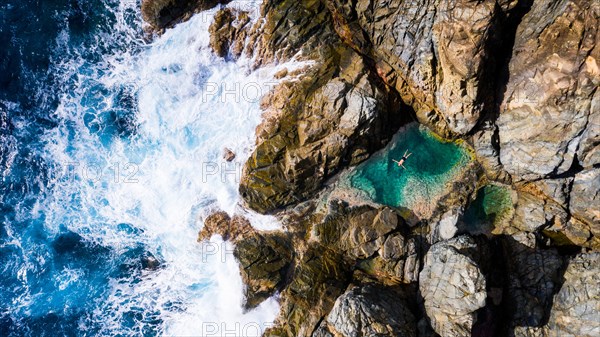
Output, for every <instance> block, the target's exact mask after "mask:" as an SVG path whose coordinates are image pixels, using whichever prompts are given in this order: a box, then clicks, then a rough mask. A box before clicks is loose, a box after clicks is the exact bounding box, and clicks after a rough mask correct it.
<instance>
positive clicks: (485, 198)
mask: <svg viewBox="0 0 600 337" xmlns="http://www.w3.org/2000/svg"><path fill="white" fill-rule="evenodd" d="M513 210H514V208H513V200H512V196H511V192H510V190H509V189H508V188H506V187H503V186H498V185H493V184H489V185H485V186H483V187H481V188H480V189H479V190H477V194H476V196H475V200H473V201H472V202H471V203H470V204H469V206H468V207H467V208H466V210H465V213H464V215H463V218H462V222H463V224H464V226H465V228H464V230H465V231H467V232H469V233H471V234H481V233H483V234H489V233H490V232H491V231H492V230H493V229H494V227H495V226H496V224H498V223H500V222H501V221H503V220H506V219H509V218H510V217H511V216H512V212H513Z"/></svg>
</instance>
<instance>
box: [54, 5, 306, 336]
mask: <svg viewBox="0 0 600 337" xmlns="http://www.w3.org/2000/svg"><path fill="white" fill-rule="evenodd" d="M241 5H242V3H241V2H240V3H236V2H233V3H231V4H230V6H241ZM243 5H244V6H246V7H247V3H243ZM253 6H255V7H256V8H258V7H257V6H258V4H254V5H253ZM214 11H215V10H212V11H209V12H207V13H202V15H197V16H196V17H193V18H192V19H191V20H189V21H188V22H186V23H183V24H180V25H178V26H177V27H175V28H174V29H171V30H168V31H167V32H166V33H165V34H164V35H163V36H161V37H160V38H159V39H157V40H156V41H155V42H153V44H152V45H151V46H149V47H148V48H147V49H146V50H144V51H143V52H142V53H141V54H139V55H135V56H133V55H131V54H129V53H128V52H123V53H122V54H119V55H115V56H113V57H109V58H107V59H106V60H104V62H103V66H104V67H106V69H104V70H103V72H102V75H97V74H99V73H98V72H96V71H95V70H94V69H92V70H90V71H89V73H90V74H91V75H87V74H82V73H80V74H79V76H78V78H77V81H78V83H79V87H80V89H79V90H77V92H76V93H74V94H73V95H72V96H67V97H65V98H64V99H63V100H62V103H61V105H60V106H59V108H58V110H57V116H59V117H60V118H61V120H63V121H64V123H63V124H62V125H61V127H59V128H58V129H56V130H55V131H53V132H52V133H49V134H47V135H46V137H47V139H48V143H47V147H46V151H47V152H48V154H49V157H51V158H53V159H54V161H55V162H57V163H59V164H62V165H63V166H64V165H66V164H67V163H76V164H77V165H79V166H78V168H79V169H80V170H81V171H77V170H76V171H75V174H76V178H75V179H57V180H56V181H55V184H56V186H55V187H54V189H53V191H55V192H54V195H53V196H52V197H51V198H49V199H48V200H47V204H46V205H45V206H44V207H45V209H47V210H48V211H47V218H48V220H47V223H46V226H47V227H48V230H49V231H51V232H56V231H57V230H58V225H59V224H64V225H66V226H67V227H68V228H69V229H70V230H73V231H75V232H77V233H79V234H80V235H82V236H84V237H85V238H87V239H91V240H94V241H97V242H99V243H100V244H102V245H105V246H109V247H113V248H114V249H115V250H116V251H117V252H124V251H125V250H126V249H127V248H130V247H133V246H135V245H136V244H138V243H140V242H141V243H143V244H144V246H145V248H146V249H148V250H149V251H150V252H152V253H153V254H154V255H155V256H157V257H159V259H160V260H161V261H163V267H162V268H161V269H159V270H156V271H149V272H148V271H144V273H145V275H144V277H143V278H142V281H141V282H139V283H134V284H132V283H127V282H124V281H123V280H119V281H117V280H114V281H113V282H112V283H111V291H110V294H111V295H110V297H109V300H108V302H107V303H104V304H101V305H100V307H99V308H98V309H97V312H98V314H99V317H98V320H99V321H102V322H103V325H104V326H105V329H106V331H105V333H106V334H111V333H114V332H116V331H119V329H121V327H120V324H121V323H122V319H123V317H122V315H123V313H125V312H127V311H128V310H132V308H140V307H141V308H143V309H144V312H147V313H157V316H158V317H159V318H160V319H161V320H162V321H163V326H162V328H163V329H164V330H163V331H162V332H163V333H164V334H165V335H177V336H191V335H199V334H201V332H202V331H204V332H205V333H208V332H211V331H212V332H213V333H215V334H213V335H215V336H218V335H225V334H226V333H229V334H230V335H231V330H232V329H238V330H239V331H238V336H240V335H249V336H251V335H255V333H254V332H253V331H256V329H255V328H256V326H257V325H258V326H260V327H261V329H262V328H264V326H265V324H268V323H269V322H271V321H272V320H273V319H274V318H275V315H276V313H277V311H278V305H277V302H276V300H274V299H270V300H268V301H266V302H264V303H263V304H262V305H260V306H259V307H258V308H256V309H255V310H253V311H250V312H244V311H243V310H242V307H241V303H242V300H243V295H242V287H243V285H242V280H241V277H240V275H239V271H238V266H237V264H236V261H235V259H234V258H233V257H232V256H231V249H232V247H231V246H229V245H228V244H226V243H223V242H222V241H220V240H219V239H218V238H216V239H214V241H212V242H211V243H210V244H209V245H208V246H206V245H204V246H203V245H200V244H198V243H197V242H196V236H197V232H198V230H199V229H200V228H201V218H202V216H205V215H206V213H207V212H208V210H210V209H214V208H221V209H223V210H225V211H227V212H229V213H236V212H237V213H242V214H245V215H246V216H247V217H248V218H250V219H251V221H252V223H253V225H254V226H257V227H260V228H264V229H274V228H277V227H278V224H277V223H276V221H275V220H274V219H273V218H271V217H266V216H260V215H257V214H254V213H252V212H249V211H247V210H244V209H243V208H242V207H241V206H240V196H239V194H238V186H239V178H240V174H241V167H242V165H243V163H244V162H245V161H246V160H247V158H248V156H249V155H250V153H251V151H252V148H253V145H254V132H255V128H256V126H257V125H258V123H259V122H260V109H259V104H258V100H259V98H260V96H261V95H263V94H265V93H267V92H268V90H269V89H270V88H272V86H273V85H274V83H275V82H274V80H273V78H274V74H275V73H276V72H277V71H278V70H280V69H281V68H282V67H284V66H288V67H292V68H293V67H297V66H299V65H295V64H288V65H280V66H278V67H269V68H263V69H259V70H256V71H250V67H249V63H250V61H249V60H247V59H242V60H240V61H238V62H228V61H225V60H223V59H220V58H217V57H216V56H215V55H214V54H212V53H211V52H210V49H209V46H208V40H209V36H208V26H209V24H210V20H207V18H212V13H213V12H214ZM74 64H77V62H76V61H74ZM78 66H79V65H77V66H76V67H78ZM90 81H97V82H98V83H100V84H102V85H103V86H104V87H105V88H109V89H110V91H111V92H113V94H114V92H116V91H117V90H118V88H119V87H121V86H123V85H127V86H133V87H135V89H136V91H137V95H138V96H137V98H138V100H137V101H138V107H137V108H138V111H137V114H136V121H137V123H139V127H138V128H137V133H136V134H135V135H133V136H131V137H130V139H129V140H127V139H125V140H118V139H116V140H114V139H113V141H112V142H110V145H106V141H105V140H103V139H102V137H103V136H102V135H100V134H99V133H98V132H96V131H94V130H92V131H90V128H89V125H88V124H87V122H84V121H86V118H88V119H89V118H90V117H89V114H90V113H92V114H96V115H97V117H98V116H101V114H102V113H103V112H106V111H109V110H110V109H111V108H114V107H113V106H112V105H113V104H114V103H112V100H111V99H112V98H113V97H112V96H111V97H105V96H102V95H96V96H95V99H96V101H94V103H93V106H92V107H90V106H89V104H90V103H88V102H87V101H89V100H90V97H89V96H90V93H89V89H90V86H91V84H89V82H90ZM103 109H105V111H103ZM86 114H87V115H86ZM98 118H99V117H98ZM73 133H75V135H74V134H73ZM115 137H116V136H115ZM115 137H113V138H115ZM225 147H227V148H229V149H231V150H233V151H234V152H235V153H236V155H237V156H236V159H235V161H234V162H233V163H229V164H228V163H226V162H225V161H224V160H223V159H222V151H223V149H224V148H225ZM89 166H93V169H94V170H96V172H98V171H99V172H100V174H99V175H94V179H89V177H85V176H81V177H80V176H78V173H81V172H83V170H84V169H86V168H87V167H89ZM117 166H118V173H117V174H116V175H115V168H116V167H117ZM96 176H98V178H97V179H96V178H95V177H96ZM115 179H116V180H117V181H115ZM70 205H71V206H70ZM120 223H128V224H131V225H132V226H133V227H135V228H137V229H140V230H141V232H136V233H127V232H123V230H122V229H121V228H120V227H119V226H118V225H119V224H120ZM207 247H210V248H207ZM215 247H216V252H217V253H215ZM207 249H209V250H207ZM222 252H225V255H224V256H223V255H222V254H221V253H222ZM140 324H142V323H140ZM140 329H141V327H140V326H135V327H132V328H131V333H135V332H136V331H137V332H139V331H141V330H140ZM206 329H217V330H216V332H215V330H206Z"/></svg>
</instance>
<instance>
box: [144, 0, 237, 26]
mask: <svg viewBox="0 0 600 337" xmlns="http://www.w3.org/2000/svg"><path fill="white" fill-rule="evenodd" d="M226 2H228V0H142V18H143V19H144V21H146V22H147V23H148V24H150V26H151V27H152V29H154V30H160V29H163V28H167V27H169V26H171V25H173V24H175V23H177V22H178V21H180V20H182V19H184V18H189V17H190V16H191V14H192V13H193V12H194V11H197V10H198V11H199V10H205V9H208V8H211V7H214V6H216V5H217V4H219V3H226Z"/></svg>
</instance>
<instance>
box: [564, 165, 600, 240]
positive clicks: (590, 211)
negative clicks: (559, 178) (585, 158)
mask: <svg viewBox="0 0 600 337" xmlns="http://www.w3.org/2000/svg"><path fill="white" fill-rule="evenodd" d="M570 196H571V198H570V201H569V209H570V210H571V213H572V214H573V215H574V216H576V217H577V218H579V219H580V220H582V221H585V222H587V223H588V224H589V225H590V228H591V231H592V233H593V234H594V235H595V236H600V168H593V169H589V170H585V171H582V172H580V173H577V174H576V175H575V179H574V181H573V186H572V188H571V195H570Z"/></svg>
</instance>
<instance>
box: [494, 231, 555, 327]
mask: <svg viewBox="0 0 600 337" xmlns="http://www.w3.org/2000/svg"><path fill="white" fill-rule="evenodd" d="M517 240H519V241H517ZM517 240H515V239H513V238H507V239H506V240H504V242H503V250H504V252H505V254H504V255H505V256H507V261H506V271H507V276H508V277H507V288H508V291H507V293H506V294H507V298H506V302H507V310H506V311H507V312H506V314H507V315H508V316H509V321H510V325H511V327H510V331H509V335H512V334H514V335H515V336H519V335H523V334H525V331H529V332H531V331H541V330H540V329H542V328H543V325H544V323H545V322H546V321H547V319H548V314H549V312H550V306H551V304H552V296H553V294H554V293H555V292H556V291H557V290H558V287H559V286H560V283H561V272H562V268H563V265H564V260H563V258H562V257H561V256H560V255H559V254H558V252H557V251H556V249H540V248H539V247H537V244H536V242H535V238H534V236H533V235H519V236H517Z"/></svg>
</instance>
